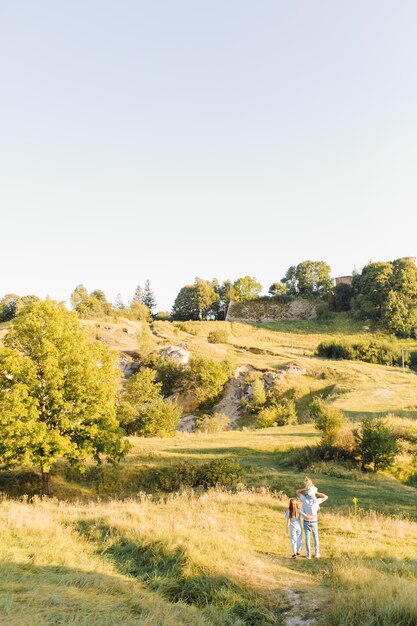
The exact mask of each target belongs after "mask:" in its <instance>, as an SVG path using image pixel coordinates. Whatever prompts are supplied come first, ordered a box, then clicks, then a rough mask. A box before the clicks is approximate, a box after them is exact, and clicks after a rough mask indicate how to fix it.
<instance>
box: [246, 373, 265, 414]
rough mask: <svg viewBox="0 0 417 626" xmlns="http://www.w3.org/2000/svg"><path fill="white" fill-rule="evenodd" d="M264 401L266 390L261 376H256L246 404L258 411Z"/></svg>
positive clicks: (252, 409)
mask: <svg viewBox="0 0 417 626" xmlns="http://www.w3.org/2000/svg"><path fill="white" fill-rule="evenodd" d="M265 403H266V391H265V386H264V383H263V380H262V378H256V379H255V380H254V382H253V383H252V400H251V401H250V402H249V404H248V408H249V409H250V410H251V411H260V410H261V409H262V407H263V406H264V405H265Z"/></svg>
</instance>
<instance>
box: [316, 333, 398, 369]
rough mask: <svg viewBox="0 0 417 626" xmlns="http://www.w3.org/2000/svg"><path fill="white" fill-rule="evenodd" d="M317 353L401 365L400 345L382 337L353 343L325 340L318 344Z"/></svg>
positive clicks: (328, 356)
mask: <svg viewBox="0 0 417 626" xmlns="http://www.w3.org/2000/svg"><path fill="white" fill-rule="evenodd" d="M316 354H317V356H321V357H324V358H326V359H347V360H350V361H365V362H366V363H376V364H379V365H401V349H400V347H399V346H398V345H396V344H395V343H394V344H393V343H392V342H389V341H385V340H380V339H370V340H366V341H357V342H352V343H348V342H346V341H323V342H322V343H320V344H319V345H318V346H317V351H316Z"/></svg>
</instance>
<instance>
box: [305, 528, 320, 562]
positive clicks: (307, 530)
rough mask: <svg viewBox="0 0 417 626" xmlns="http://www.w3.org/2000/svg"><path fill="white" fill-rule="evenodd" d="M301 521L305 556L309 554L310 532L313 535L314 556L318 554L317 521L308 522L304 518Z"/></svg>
mask: <svg viewBox="0 0 417 626" xmlns="http://www.w3.org/2000/svg"><path fill="white" fill-rule="evenodd" d="M303 522H304V533H305V540H306V552H307V557H310V556H311V551H310V533H311V534H312V535H313V541H314V551H315V553H316V556H320V544H319V529H318V526H317V522H309V521H308V520H306V519H305V520H303Z"/></svg>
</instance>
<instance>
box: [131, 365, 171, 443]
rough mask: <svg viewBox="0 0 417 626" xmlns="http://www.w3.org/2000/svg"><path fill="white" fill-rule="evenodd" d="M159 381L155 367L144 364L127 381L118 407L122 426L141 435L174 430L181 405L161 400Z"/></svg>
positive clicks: (152, 435) (159, 433) (145, 435)
mask: <svg viewBox="0 0 417 626" xmlns="http://www.w3.org/2000/svg"><path fill="white" fill-rule="evenodd" d="M161 389H162V383H161V382H157V381H156V372H155V370H153V369H151V368H148V367H144V368H142V369H141V370H139V372H137V373H136V374H134V375H133V376H131V377H130V378H129V380H128V381H127V382H126V385H125V389H124V391H123V393H122V398H121V403H120V407H119V415H120V419H121V422H122V425H123V427H124V428H125V430H126V431H127V432H128V433H136V434H138V435H140V436H141V437H164V436H165V437H167V436H172V435H173V434H174V433H175V429H176V427H177V425H178V422H179V420H180V417H181V409H180V407H179V406H178V405H177V404H176V403H175V402H172V401H170V400H167V401H164V399H163V397H162V394H161Z"/></svg>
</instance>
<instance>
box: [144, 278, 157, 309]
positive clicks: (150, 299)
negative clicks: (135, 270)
mask: <svg viewBox="0 0 417 626" xmlns="http://www.w3.org/2000/svg"><path fill="white" fill-rule="evenodd" d="M142 304H144V305H145V306H147V307H148V309H150V311H153V310H154V308H155V307H156V298H155V294H154V292H153V290H152V287H151V282H150V280H149V278H148V279H147V281H146V283H145V288H144V290H143V295H142Z"/></svg>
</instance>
